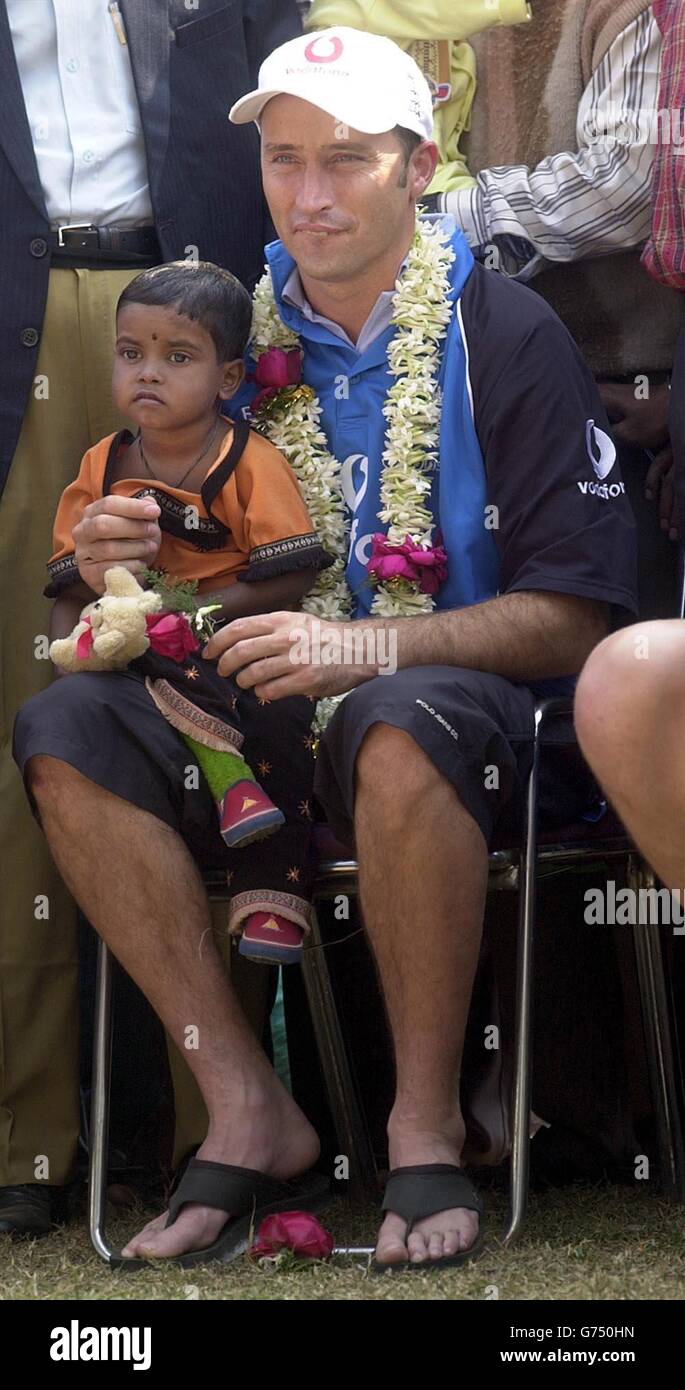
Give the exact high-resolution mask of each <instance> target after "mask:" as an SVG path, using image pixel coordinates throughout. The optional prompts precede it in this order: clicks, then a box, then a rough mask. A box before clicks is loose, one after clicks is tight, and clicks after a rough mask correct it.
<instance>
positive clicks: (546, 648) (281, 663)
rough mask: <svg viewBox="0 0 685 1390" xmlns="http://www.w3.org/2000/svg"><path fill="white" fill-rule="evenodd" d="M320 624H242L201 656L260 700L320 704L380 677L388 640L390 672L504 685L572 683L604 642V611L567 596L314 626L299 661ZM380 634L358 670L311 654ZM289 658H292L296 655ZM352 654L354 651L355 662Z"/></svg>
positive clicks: (505, 599)
mask: <svg viewBox="0 0 685 1390" xmlns="http://www.w3.org/2000/svg"><path fill="white" fill-rule="evenodd" d="M316 622H318V620H317V619H312V618H311V617H310V615H308V614H299V615H298V617H297V620H296V621H293V618H292V616H291V615H290V614H287V613H272V614H268V615H265V616H263V617H261V618H249V619H240V620H238V621H237V622H233V623H231V624H229V626H228V627H226V628H223V629H222V630H221V631H220V632H218V633H216V635H215V636H214V637H213V638H212V640H211V642H210V643H209V644H208V646H207V647H206V648H205V655H206V656H208V657H210V658H212V659H216V658H219V667H218V669H219V671H220V673H221V675H223V676H228V675H232V674H233V673H234V672H236V671H240V676H239V678H238V684H239V685H241V686H244V687H255V688H256V689H257V691H258V694H260V695H261V696H262V697H268V698H269V699H278V698H280V697H281V696H284V695H295V694H302V695H313V696H317V697H319V698H321V697H322V696H326V695H338V694H341V693H342V692H343V691H346V690H352V689H353V688H354V686H356V685H360V684H361V683H362V682H363V681H366V680H372V679H373V678H374V676H377V675H379V674H380V673H381V670H382V669H383V667H384V666H385V669H388V662H387V657H388V652H389V645H388V643H389V639H390V638H391V637H392V634H393V633H394V634H395V635H396V642H397V666H398V667H400V668H401V667H407V666H431V665H449V666H466V667H470V668H472V669H474V670H480V671H491V672H493V673H494V674H496V675H501V676H505V677H507V678H508V679H509V680H512V681H533V680H543V679H545V678H548V677H555V676H565V675H575V674H576V672H578V671H579V670H580V669H581V667H582V665H583V663H584V661H585V659H586V657H587V656H588V655H589V653H590V652H591V650H592V648H593V647H594V646H595V645H596V644H597V642H599V641H600V640H601V639H602V637H604V636H605V635H606V631H607V626H608V623H607V605H606V604H604V603H596V602H594V601H593V600H591V599H585V598H576V597H575V596H573V595H570V594H554V593H548V592H546V591H545V592H542V591H541V592H537V591H536V592H525V593H524V592H522V593H513V594H503V595H501V596H500V597H498V598H494V599H489V600H488V601H487V602H486V603H481V604H477V605H474V606H473V607H470V608H461V609H453V610H450V611H448V612H443V613H433V614H430V615H427V616H426V617H420V618H400V619H397V620H395V619H392V618H385V619H382V620H378V619H372V618H370V619H364V620H362V621H361V622H359V623H353V624H347V625H345V624H342V623H328V622H322V623H320V624H319V629H318V643H317V642H312V643H311V650H312V653H313V654H314V658H313V660H310V661H308V662H307V661H303V659H302V633H303V632H305V633H309V634H310V635H312V634H313V624H314V623H316ZM381 629H384V631H385V643H384V646H383V651H382V659H381V660H380V661H379V651H380V644H376V645H377V650H375V651H374V649H373V648H374V644H373V643H368V645H367V646H366V647H365V649H364V651H363V657H362V659H361V660H360V661H359V663H358V664H349V663H348V662H346V661H345V659H344V657H342V658H341V660H340V661H339V662H332V663H331V664H325V665H324V664H322V663H321V661H320V659H319V660H318V661H317V660H316V652H317V651H319V652H320V651H322V650H325V649H328V650H329V651H330V650H331V643H332V640H334V638H335V635H336V634H337V635H338V636H339V637H340V640H341V642H342V637H343V634H344V632H345V631H347V632H348V633H349V632H351V633H352V635H353V636H354V635H358V636H360V635H362V634H364V633H367V632H368V633H373V632H374V631H375V632H379V631H380V630H381ZM295 652H297V658H296V659H295V658H294V653H295ZM357 655H358V648H357V649H355V650H354V656H355V659H356V657H357Z"/></svg>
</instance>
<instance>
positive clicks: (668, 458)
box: [645, 448, 680, 541]
mask: <svg viewBox="0 0 685 1390" xmlns="http://www.w3.org/2000/svg"><path fill="white" fill-rule="evenodd" d="M645 496H646V498H647V501H648V502H653V501H654V500H658V503H659V521H660V524H661V529H662V531H667V532H668V538H669V540H671V541H678V540H680V516H679V511H678V497H677V493H676V486H675V464H674V462H673V452H672V450H671V449H670V448H667V449H661V451H660V452H659V453H658V454H653V455H652V462H651V463H650V465H649V468H648V469H647V477H646V478H645Z"/></svg>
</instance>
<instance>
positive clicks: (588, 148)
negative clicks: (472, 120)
mask: <svg viewBox="0 0 685 1390" xmlns="http://www.w3.org/2000/svg"><path fill="white" fill-rule="evenodd" d="M661 47H662V40H661V34H660V32H659V28H658V25H657V22H656V20H655V18H654V15H653V13H652V8H651V6H650V7H649V9H647V10H645V11H644V13H643V14H641V15H640V16H639V17H638V19H636V20H635V21H634V22H633V23H632V24H628V25H627V26H626V28H625V29H624V30H623V31H622V32H621V33H620V34H619V36H618V38H617V39H615V40H614V42H613V44H612V45H611V47H610V48H609V50H608V52H607V54H606V57H605V58H604V59H603V61H602V62H601V63H600V65H599V67H598V68H597V71H596V72H595V73H594V74H593V77H592V81H591V82H590V84H589V86H588V87H587V88H586V90H585V92H584V93H583V97H582V100H581V103H580V106H579V108H578V121H577V129H576V139H577V142H578V145H577V149H575V150H568V151H564V152H563V153H561V154H552V155H548V157H547V158H546V159H543V160H542V161H541V163H540V164H538V165H537V168H535V169H530V168H528V167H527V166H526V165H524V164H521V165H512V166H504V167H502V168H492V169H483V170H482V171H481V173H480V174H479V175H478V177H477V183H476V187H475V188H466V189H457V190H455V191H454V192H453V193H447V194H444V195H442V197H441V198H440V199H439V203H438V206H444V208H445V209H446V211H448V212H451V213H452V215H453V216H454V218H455V219H456V221H457V223H458V224H459V225H460V226H461V227H462V228H463V230H464V233H465V236H466V239H467V241H468V242H469V243H470V244H471V245H472V246H475V245H486V244H488V243H489V242H491V241H492V239H493V238H494V237H514V238H519V239H523V244H521V242H519V247H520V255H519V264H518V267H516V268H517V269H521V268H522V267H523V266H524V265H525V263H526V261H527V255H526V248H525V242H528V243H529V247H528V254H530V249H531V247H532V248H534V253H537V255H535V254H534V255H533V258H532V260H530V261H528V264H527V265H526V270H527V271H528V272H530V271H531V270H535V269H538V268H542V266H543V264H544V260H547V261H576V260H580V259H582V258H583V257H586V256H605V255H607V254H610V253H611V252H614V251H625V250H627V249H628V248H629V247H631V246H638V245H639V244H640V243H641V242H642V241H644V240H645V237H647V236H649V230H650V221H651V206H650V193H651V181H652V170H653V165H654V151H655V143H654V113H655V112H656V108H657V105H658V101H657V92H658V81H659V59H660V55H661ZM477 100H478V97H476V101H477Z"/></svg>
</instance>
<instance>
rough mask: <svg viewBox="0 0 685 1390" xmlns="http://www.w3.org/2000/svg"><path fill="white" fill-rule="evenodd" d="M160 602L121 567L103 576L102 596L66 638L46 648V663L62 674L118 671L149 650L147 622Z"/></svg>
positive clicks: (86, 609) (157, 595)
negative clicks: (67, 672) (50, 663)
mask: <svg viewBox="0 0 685 1390" xmlns="http://www.w3.org/2000/svg"><path fill="white" fill-rule="evenodd" d="M162 603H163V600H162V598H161V595H160V594H156V593H154V591H153V590H152V589H142V588H141V586H140V584H139V583H138V581H137V579H136V577H135V575H133V574H130V573H129V571H128V570H127V569H124V567H123V565H114V566H113V567H112V569H109V570H107V572H106V574H105V592H104V593H103V594H102V597H101V598H99V599H97V601H96V602H95V603H89V604H88V606H87V607H86V608H84V609H83V612H82V613H81V617H80V619H79V621H78V623H77V624H76V627H75V628H74V630H73V632H72V633H71V634H70V636H69V637H60V638H58V639H57V640H56V641H54V642H52V643H51V645H50V659H51V660H52V661H54V663H55V665H56V666H59V667H60V668H61V669H62V670H63V671H70V672H71V671H118V670H122V669H123V668H124V666H128V664H129V661H133V660H134V659H135V658H136V657H138V656H142V655H143V654H144V652H146V651H147V649H148V647H149V646H150V636H149V628H150V624H149V622H148V618H149V617H150V616H151V615H152V614H153V613H159V611H160V609H161V607H162Z"/></svg>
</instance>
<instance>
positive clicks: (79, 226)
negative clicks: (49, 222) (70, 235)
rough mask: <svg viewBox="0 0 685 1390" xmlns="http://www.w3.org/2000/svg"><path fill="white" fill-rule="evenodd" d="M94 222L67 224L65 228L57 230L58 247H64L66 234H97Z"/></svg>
mask: <svg viewBox="0 0 685 1390" xmlns="http://www.w3.org/2000/svg"><path fill="white" fill-rule="evenodd" d="M96 231H97V227H94V226H93V224H92V222H66V223H65V224H64V226H63V227H58V228H57V245H58V246H61V247H63V246H64V233H65V232H96Z"/></svg>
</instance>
